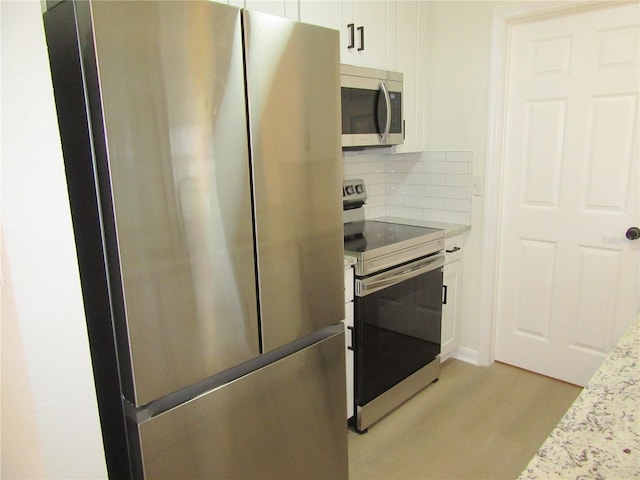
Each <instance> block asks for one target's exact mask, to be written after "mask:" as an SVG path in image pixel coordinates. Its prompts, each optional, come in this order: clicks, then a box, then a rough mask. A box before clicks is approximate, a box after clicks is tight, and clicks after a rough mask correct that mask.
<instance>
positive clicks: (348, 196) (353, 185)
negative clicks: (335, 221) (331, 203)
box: [342, 178, 367, 209]
mask: <svg viewBox="0 0 640 480" xmlns="http://www.w3.org/2000/svg"><path fill="white" fill-rule="evenodd" d="M366 201H367V189H366V187H365V185H364V180H362V179H359V178H358V179H354V180H343V182H342V206H343V208H344V209H350V208H351V207H353V206H358V207H359V206H361V205H363V204H364V203H366Z"/></svg>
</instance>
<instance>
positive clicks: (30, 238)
mask: <svg viewBox="0 0 640 480" xmlns="http://www.w3.org/2000/svg"><path fill="white" fill-rule="evenodd" d="M0 18H1V22H2V23H1V29H2V30H1V35H2V36H1V41H0V49H1V57H0V58H1V61H2V64H1V66H2V72H1V77H0V79H1V92H2V96H1V107H2V108H1V111H2V117H1V130H0V131H1V135H2V138H1V140H2V142H1V145H2V152H1V153H2V157H1V161H2V163H1V166H2V177H1V184H0V188H1V195H2V197H1V198H2V217H1V222H2V223H1V224H2V283H1V301H2V445H1V452H2V459H1V460H2V464H1V476H2V478H49V479H55V478H60V479H63V478H64V479H72V478H78V479H92V478H106V477H107V473H106V466H105V460H104V454H103V447H102V439H101V435H100V426H99V420H98V411H97V404H96V396H95V390H94V386H93V373H92V371H91V363H90V357H89V347H88V339H87V332H86V325H85V320H84V311H83V308H82V297H81V293H80V283H79V278H78V269H77V263H76V258H75V246H74V241H73V234H72V228H71V217H70V212H69V202H68V198H67V191H66V182H65V177H64V167H63V162H62V153H61V148H60V138H59V135H58V128H57V123H56V115H55V107H54V102H53V92H52V86H51V77H50V73H49V66H48V59H47V53H46V44H45V39H44V30H43V25H42V16H41V6H40V3H39V2H38V1H6V0H2V1H1V2H0Z"/></svg>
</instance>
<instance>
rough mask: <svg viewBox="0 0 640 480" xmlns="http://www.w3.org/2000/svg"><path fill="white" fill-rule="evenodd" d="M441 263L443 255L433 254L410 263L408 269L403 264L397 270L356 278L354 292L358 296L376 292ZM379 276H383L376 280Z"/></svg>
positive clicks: (425, 271) (439, 265) (434, 268)
mask: <svg viewBox="0 0 640 480" xmlns="http://www.w3.org/2000/svg"><path fill="white" fill-rule="evenodd" d="M443 265H444V255H434V256H432V257H428V258H427V259H426V260H423V261H421V262H419V263H418V265H410V267H411V268H408V269H407V266H404V267H403V268H401V269H399V270H398V271H397V272H396V271H392V272H385V273H383V274H380V275H376V276H374V277H371V278H364V279H359V280H356V292H355V293H356V295H357V296H359V297H364V296H366V295H369V294H371V293H374V292H377V291H378V290H382V289H383V288H387V287H390V286H392V285H395V284H397V283H400V282H402V281H404V280H408V279H410V278H413V277H417V276H418V275H422V274H423V273H427V272H430V271H432V270H436V269H437V268H440V267H442V266H443ZM379 277H383V278H380V279H379V280H378V279H377V278H379Z"/></svg>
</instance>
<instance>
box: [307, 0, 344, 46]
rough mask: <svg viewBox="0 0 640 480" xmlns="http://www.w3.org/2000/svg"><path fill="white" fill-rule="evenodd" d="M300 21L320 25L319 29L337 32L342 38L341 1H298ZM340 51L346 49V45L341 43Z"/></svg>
mask: <svg viewBox="0 0 640 480" xmlns="http://www.w3.org/2000/svg"><path fill="white" fill-rule="evenodd" d="M299 8H300V21H301V22H305V23H312V24H314V25H320V26H321V27H327V28H333V29H334V30H339V31H340V34H341V37H343V36H344V32H343V30H344V28H343V26H342V23H343V22H342V1H341V0H300V5H299ZM342 40H343V38H341V42H340V49H341V50H342V49H343V47H344V48H345V49H346V45H347V44H346V43H344V42H342Z"/></svg>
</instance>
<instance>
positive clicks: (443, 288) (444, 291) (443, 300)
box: [442, 285, 448, 305]
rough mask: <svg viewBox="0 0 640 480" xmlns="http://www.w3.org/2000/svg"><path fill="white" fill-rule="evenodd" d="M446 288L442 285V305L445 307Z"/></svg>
mask: <svg viewBox="0 0 640 480" xmlns="http://www.w3.org/2000/svg"><path fill="white" fill-rule="evenodd" d="M447 290H448V288H447V286H446V285H442V297H443V298H442V304H443V305H446V304H447Z"/></svg>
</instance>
